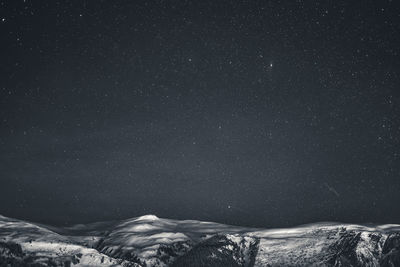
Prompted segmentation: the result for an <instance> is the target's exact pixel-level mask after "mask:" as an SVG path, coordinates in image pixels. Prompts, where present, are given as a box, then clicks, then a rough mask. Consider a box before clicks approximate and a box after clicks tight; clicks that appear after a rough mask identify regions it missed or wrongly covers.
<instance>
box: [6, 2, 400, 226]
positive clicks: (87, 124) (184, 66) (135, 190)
mask: <svg viewBox="0 0 400 267" xmlns="http://www.w3.org/2000/svg"><path fill="white" fill-rule="evenodd" d="M0 36H1V39H0V62H1V63H0V214H2V215H5V216H9V217H15V218H19V219H27V220H31V221H36V222H42V223H49V224H56V225H66V224H72V223H84V222H93V221H99V220H116V219H125V218H130V217H135V216H140V215H144V214H156V215H157V216H159V217H166V218H175V219H198V220H208V221H217V222H221V223H229V224H237V225H245V226H258V227H286V226H293V225H298V224H303V223H310V222H317V221H341V222H352V223H364V222H372V223H400V56H399V55H400V4H399V3H398V2H397V1H395V0H393V1H383V0H382V1H367V0H366V1H353V2H351V1H336V0H335V1H333V0H332V1H318V2H317V1H300V0H297V1H220V0H218V1H216V0H213V1H197V0H196V1H195V0H193V1H161V0H159V1H94V0H93V1H90V0H87V1H39V0H37V1H31V0H25V1H23V0H9V1H4V0H2V1H0Z"/></svg>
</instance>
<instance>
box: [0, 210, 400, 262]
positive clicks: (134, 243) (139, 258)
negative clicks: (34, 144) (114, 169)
mask: <svg viewBox="0 0 400 267" xmlns="http://www.w3.org/2000/svg"><path fill="white" fill-rule="evenodd" d="M310 265H311V266H400V225H373V226H372V225H352V224H339V223H317V224H310V225H304V226H300V227H295V228H286V229H253V228H245V227H236V226H229V225H223V224H218V223H211V222H201V221H193V220H186V221H178V220H169V219H160V218H158V217H156V216H154V215H146V216H142V217H138V218H133V219H128V220H124V221H117V222H100V223H92V224H86V225H75V226H72V227H67V228H56V227H51V226H45V225H40V224H35V223H30V222H25V221H20V220H16V219H11V218H7V217H3V216H0V266H137V267H140V266H189V267H190V266H235V267H236V266H310Z"/></svg>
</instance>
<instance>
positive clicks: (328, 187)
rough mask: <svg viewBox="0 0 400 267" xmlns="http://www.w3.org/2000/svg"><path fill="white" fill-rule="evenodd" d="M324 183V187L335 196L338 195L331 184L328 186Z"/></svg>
mask: <svg viewBox="0 0 400 267" xmlns="http://www.w3.org/2000/svg"><path fill="white" fill-rule="evenodd" d="M324 185H325V187H326V188H327V189H328V190H329V191H331V192H332V193H334V194H335V195H336V196H337V197H340V194H339V193H338V192H337V191H336V189H335V188H333V187H332V186H329V184H328V183H324Z"/></svg>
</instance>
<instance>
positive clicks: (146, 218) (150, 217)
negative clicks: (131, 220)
mask: <svg viewBox="0 0 400 267" xmlns="http://www.w3.org/2000/svg"><path fill="white" fill-rule="evenodd" d="M159 219H160V218H158V217H157V216H156V215H153V214H147V215H143V216H140V217H137V218H136V220H135V221H158V220H159Z"/></svg>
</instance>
